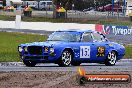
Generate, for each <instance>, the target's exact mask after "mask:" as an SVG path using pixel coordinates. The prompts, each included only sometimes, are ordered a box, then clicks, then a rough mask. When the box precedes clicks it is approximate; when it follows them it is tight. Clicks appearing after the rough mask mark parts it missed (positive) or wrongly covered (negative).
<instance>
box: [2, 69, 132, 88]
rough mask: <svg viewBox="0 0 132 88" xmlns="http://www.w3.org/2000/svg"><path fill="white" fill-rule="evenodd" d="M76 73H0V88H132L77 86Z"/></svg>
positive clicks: (122, 86) (130, 85)
mask: <svg viewBox="0 0 132 88" xmlns="http://www.w3.org/2000/svg"><path fill="white" fill-rule="evenodd" d="M88 73H89V74H130V75H131V76H132V72H125V71H124V72H123V71H122V72H107V71H103V72H96V71H93V72H88ZM76 77H77V72H0V88H132V82H131V83H128V84H93V83H92V84H85V85H83V86H82V85H79V84H78V83H77V80H76Z"/></svg>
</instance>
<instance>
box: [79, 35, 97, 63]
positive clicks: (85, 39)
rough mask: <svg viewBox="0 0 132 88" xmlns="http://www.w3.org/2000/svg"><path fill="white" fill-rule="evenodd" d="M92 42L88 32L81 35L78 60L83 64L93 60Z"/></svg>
mask: <svg viewBox="0 0 132 88" xmlns="http://www.w3.org/2000/svg"><path fill="white" fill-rule="evenodd" d="M92 41H93V39H92V35H91V33H90V32H86V33H83V35H82V39H81V43H80V44H79V48H80V60H81V61H82V62H83V63H85V62H90V61H91V59H92V58H95V56H94V55H93V54H94V53H95V48H94V44H93V42H92Z"/></svg>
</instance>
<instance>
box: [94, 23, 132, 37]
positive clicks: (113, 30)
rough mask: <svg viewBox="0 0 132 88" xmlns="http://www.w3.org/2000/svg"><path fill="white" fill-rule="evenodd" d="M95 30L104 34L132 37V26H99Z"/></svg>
mask: <svg viewBox="0 0 132 88" xmlns="http://www.w3.org/2000/svg"><path fill="white" fill-rule="evenodd" d="M95 30H96V31H98V32H101V33H103V34H113V35H132V26H112V25H99V24H97V25H96V27H95Z"/></svg>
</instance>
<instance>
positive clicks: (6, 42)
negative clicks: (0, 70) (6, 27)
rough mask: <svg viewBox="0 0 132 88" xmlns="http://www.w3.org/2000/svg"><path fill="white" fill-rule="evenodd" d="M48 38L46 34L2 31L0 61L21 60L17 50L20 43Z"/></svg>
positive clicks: (0, 35) (0, 36)
mask: <svg viewBox="0 0 132 88" xmlns="http://www.w3.org/2000/svg"><path fill="white" fill-rule="evenodd" d="M46 39H47V36H44V35H36V34H22V33H7V32H0V41H1V42H0V62H7V61H20V59H19V55H18V52H17V46H18V45H19V44H21V43H27V42H35V41H45V40H46Z"/></svg>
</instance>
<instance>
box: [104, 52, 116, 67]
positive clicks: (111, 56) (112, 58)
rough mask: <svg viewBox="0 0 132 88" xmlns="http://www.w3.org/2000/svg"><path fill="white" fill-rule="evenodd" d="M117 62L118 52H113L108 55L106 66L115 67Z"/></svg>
mask: <svg viewBox="0 0 132 88" xmlns="http://www.w3.org/2000/svg"><path fill="white" fill-rule="evenodd" d="M116 60H117V55H116V52H114V51H111V52H110V53H109V54H108V55H107V59H106V61H105V65H106V66H113V65H115V63H116Z"/></svg>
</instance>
